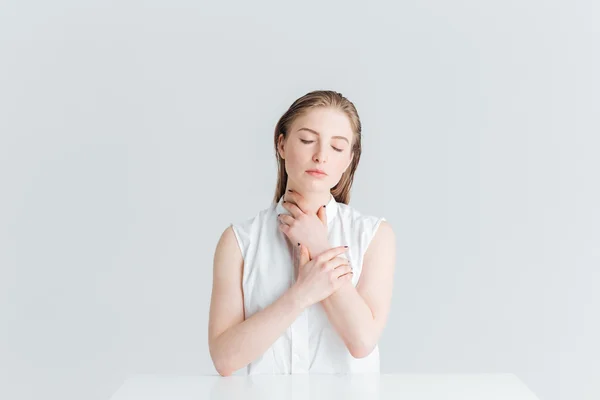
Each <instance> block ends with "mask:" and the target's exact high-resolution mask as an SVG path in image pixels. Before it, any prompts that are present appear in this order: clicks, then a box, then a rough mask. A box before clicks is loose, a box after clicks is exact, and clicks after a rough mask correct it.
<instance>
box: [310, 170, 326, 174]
mask: <svg viewBox="0 0 600 400" xmlns="http://www.w3.org/2000/svg"><path fill="white" fill-rule="evenodd" d="M306 172H314V173H317V174H323V175H327V174H326V173H325V171H323V170H320V169H309V170H308V171H306Z"/></svg>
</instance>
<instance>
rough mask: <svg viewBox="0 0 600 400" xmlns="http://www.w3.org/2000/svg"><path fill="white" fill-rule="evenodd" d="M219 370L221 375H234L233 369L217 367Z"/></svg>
mask: <svg viewBox="0 0 600 400" xmlns="http://www.w3.org/2000/svg"><path fill="white" fill-rule="evenodd" d="M217 372H218V373H219V375H221V376H231V375H233V371H232V370H231V369H224V368H217Z"/></svg>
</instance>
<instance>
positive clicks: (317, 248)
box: [308, 241, 331, 259]
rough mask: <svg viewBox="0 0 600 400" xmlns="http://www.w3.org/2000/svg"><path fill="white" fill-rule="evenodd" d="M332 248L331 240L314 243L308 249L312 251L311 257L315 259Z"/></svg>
mask: <svg viewBox="0 0 600 400" xmlns="http://www.w3.org/2000/svg"><path fill="white" fill-rule="evenodd" d="M330 248H331V245H330V244H329V241H326V242H322V243H316V244H314V245H312V246H311V247H310V248H309V249H308V250H309V252H310V256H311V259H313V258H315V257H316V256H318V255H319V254H321V253H322V252H324V251H325V250H329V249H330Z"/></svg>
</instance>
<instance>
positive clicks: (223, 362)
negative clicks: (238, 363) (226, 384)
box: [209, 346, 235, 376]
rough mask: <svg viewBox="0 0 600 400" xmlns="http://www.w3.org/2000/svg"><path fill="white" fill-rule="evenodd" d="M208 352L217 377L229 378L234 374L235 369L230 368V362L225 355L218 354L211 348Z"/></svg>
mask: <svg viewBox="0 0 600 400" xmlns="http://www.w3.org/2000/svg"><path fill="white" fill-rule="evenodd" d="M209 352H210V358H211V359H212V362H213V365H214V367H215V369H216V370H217V372H218V373H219V375H221V376H231V375H232V374H233V373H234V372H235V368H233V367H232V365H231V362H230V360H229V359H228V358H227V357H226V355H224V354H222V353H220V352H219V353H218V352H217V351H216V350H215V349H214V347H212V346H209Z"/></svg>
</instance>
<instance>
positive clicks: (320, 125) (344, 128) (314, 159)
mask: <svg viewBox="0 0 600 400" xmlns="http://www.w3.org/2000/svg"><path fill="white" fill-rule="evenodd" d="M352 144H353V133H352V127H351V125H350V121H349V120H348V117H347V116H346V115H345V114H344V113H343V112H341V111H337V110H335V109H332V108H316V109H312V110H310V111H308V112H307V113H306V114H305V115H303V116H301V117H298V118H296V120H295V121H294V122H293V123H292V125H291V127H290V130H289V133H288V137H287V139H286V140H285V141H283V135H280V136H279V142H278V151H279V154H280V155H281V157H282V158H283V159H284V163H285V170H286V172H287V174H288V180H289V181H291V183H292V185H293V186H294V187H296V188H298V189H299V190H305V191H327V192H329V190H330V189H331V188H332V187H334V186H335V185H337V183H338V182H339V181H340V178H341V177H342V174H343V173H344V171H345V170H346V169H347V168H348V167H349V166H350V162H351V161H352V152H351V149H352ZM311 169H320V170H322V171H324V172H325V174H326V175H315V174H311V173H309V172H308V171H309V170H311Z"/></svg>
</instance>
